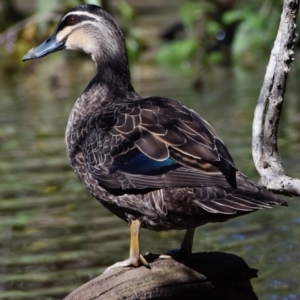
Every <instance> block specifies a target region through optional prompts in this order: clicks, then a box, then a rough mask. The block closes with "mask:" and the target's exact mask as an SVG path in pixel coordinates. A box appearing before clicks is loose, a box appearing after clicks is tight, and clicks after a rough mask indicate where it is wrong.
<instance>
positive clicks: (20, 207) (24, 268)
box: [0, 18, 300, 300]
mask: <svg viewBox="0 0 300 300" xmlns="http://www.w3.org/2000/svg"><path fill="white" fill-rule="evenodd" d="M147 22H148V30H149V31H153V30H152V29H151V28H152V27H151V26H154V25H155V26H157V24H154V25H153V23H154V21H153V19H150V18H149V19H147V18H146V23H147ZM149 26H150V28H149ZM2 55H3V54H2ZM6 60H7V58H6V57H4V58H3V57H1V61H2V64H3V65H2V66H0V95H1V109H0V175H1V182H0V199H1V201H0V257H1V260H0V291H1V293H0V299H14V300H24V299H61V298H62V297H64V296H65V295H67V294H68V293H69V292H71V291H72V290H74V289H75V288H77V287H78V286H80V285H81V284H83V283H84V282H87V281H88V280H90V279H92V278H94V277H96V276H97V275H99V274H101V272H102V271H103V270H104V269H105V268H106V267H107V266H109V265H111V264H112V263H114V262H116V261H119V260H122V259H125V258H126V257H127V256H128V250H129V228H128V226H127V225H126V223H124V222H123V221H121V220H119V219H118V218H117V217H115V216H113V215H112V214H110V213H109V212H108V211H106V210H105V209H104V208H103V207H102V206H101V205H100V204H99V203H98V202H97V201H96V200H95V199H93V197H92V196H91V195H90V194H89V193H88V192H87V191H86V189H85V188H84V187H83V185H82V184H81V183H80V182H79V180H78V179H77V178H76V176H75V174H74V173H73V171H72V170H71V168H70V167H69V163H68V160H67V157H66V154H65V145H64V131H65V127H66V123H67V119H68V115H69V113H70V110H71V108H72V105H73V103H74V101H75V99H76V98H77V97H78V95H79V94H80V93H81V91H82V90H83V88H84V87H85V85H86V84H87V83H88V81H89V79H90V78H91V76H92V74H93V72H94V66H93V64H92V63H91V62H89V61H87V60H86V59H85V58H84V57H79V58H78V57H76V56H73V55H71V57H69V58H67V59H64V55H63V54H62V53H57V54H53V55H51V56H49V57H46V58H44V59H42V60H37V61H32V62H29V63H26V64H24V65H22V67H19V68H18V70H17V71H16V70H14V71H12V70H11V69H5V68H4V61H5V62H6V63H5V66H7V65H9V63H8V62H7V61H6ZM263 67H264V66H263ZM293 68H294V69H293V74H292V75H291V76H292V78H291V80H290V81H289V85H288V92H287V96H286V99H287V101H288V102H287V103H286V104H285V106H284V111H283V116H282V120H281V124H280V132H279V147H280V153H281V155H282V157H283V163H284V165H285V167H286V168H287V171H288V173H289V174H290V175H291V176H294V177H298V178H299V177H300V171H299V165H300V153H299V143H300V135H299V128H300V118H299V115H300V106H299V104H298V103H299V101H298V98H299V96H298V95H299V92H300V90H299V87H298V85H299V84H298V83H297V81H296V80H295V79H293V78H298V76H299V70H295V66H293ZM262 69H263V68H262ZM205 74H206V77H205V79H204V81H205V82H204V85H203V89H202V90H201V91H200V92H195V91H194V90H193V89H192V88H191V78H190V77H188V76H187V75H185V76H179V75H174V74H171V73H170V72H167V71H165V70H161V69H159V68H158V67H157V66H151V67H150V66H149V65H148V64H147V63H144V64H141V65H139V66H138V67H135V68H134V70H133V75H134V76H133V77H134V78H133V81H134V86H135V87H136V90H137V91H138V92H139V93H140V94H142V95H144V96H148V95H160V96H167V97H170V98H173V99H176V100H179V101H180V102H183V103H185V104H186V105H188V106H190V107H191V108H193V109H194V110H196V111H197V112H199V113H200V114H201V115H203V116H204V117H205V118H206V119H207V120H208V121H209V122H210V123H211V124H212V125H213V126H214V127H215V129H216V131H217V132H218V133H219V135H220V136H221V137H222V139H223V140H224V142H225V143H226V145H227V146H228V148H229V150H230V152H231V154H232V156H233V158H234V160H235V163H236V166H237V167H238V169H240V170H242V171H243V172H244V173H245V174H247V175H248V176H249V177H250V178H252V179H253V180H258V175H257V173H256V171H255V168H254V166H253V161H252V157H251V126H252V118H253V111H254V107H255V104H256V100H257V97H258V94H259V89H260V86H261V82H262V78H263V70H255V71H252V72H245V71H242V70H240V69H238V68H236V69H218V70H212V71H209V72H207V71H205ZM299 226H300V203H299V199H298V198H294V200H292V201H290V207H289V208H285V207H282V208H281V207H277V208H275V209H272V210H267V211H260V212H256V213H253V214H250V215H247V216H244V217H240V218H237V219H233V220H231V221H228V222H226V223H222V224H209V225H205V226H203V227H201V228H198V229H197V230H196V234H195V242H194V252H200V251H223V252H229V253H234V254H236V255H239V256H241V257H242V258H244V259H245V261H246V262H247V263H248V264H249V266H250V267H251V268H256V269H259V278H257V279H254V280H252V284H253V287H254V291H255V293H256V294H257V296H258V297H259V299H266V300H269V299H270V300H273V299H275V300H277V299H278V300H279V299H300V287H299V282H300V254H299V253H300V252H299V247H300V237H299ZM182 236H183V232H178V231H170V232H160V233H156V232H150V231H146V230H144V231H142V237H141V239H142V240H141V243H142V244H141V248H142V251H143V252H146V251H150V250H151V251H152V252H156V253H159V252H162V253H163V252H165V251H166V250H168V249H172V248H176V247H178V246H179V245H180V242H181V239H182Z"/></svg>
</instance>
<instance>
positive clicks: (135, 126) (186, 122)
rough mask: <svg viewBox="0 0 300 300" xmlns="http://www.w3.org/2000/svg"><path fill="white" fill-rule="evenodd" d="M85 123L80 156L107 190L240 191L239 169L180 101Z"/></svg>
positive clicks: (128, 107) (137, 106)
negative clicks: (206, 188)
mask: <svg viewBox="0 0 300 300" xmlns="http://www.w3.org/2000/svg"><path fill="white" fill-rule="evenodd" d="M87 123H88V124H89V126H90V130H89V132H88V134H87V135H86V137H85V138H84V140H83V141H82V145H81V148H82V152H83V155H84V158H85V161H86V163H87V165H88V169H89V171H90V173H91V174H92V175H93V176H94V177H95V178H96V179H97V180H98V181H99V183H100V184H102V185H103V186H104V187H108V188H122V189H135V188H137V189H147V188H161V187H165V186H212V185H220V186H224V185H225V186H228V185H229V186H232V187H236V169H235V167H234V164H233V161H232V158H231V156H230V154H229V152H228V150H227V148H226V147H225V145H224V144H223V142H222V141H221V139H220V138H219V137H218V135H217V134H216V133H215V131H214V129H213V128H212V127H211V126H210V125H209V124H208V123H207V122H206V121H205V120H204V119H203V118H202V117H201V116H199V115H198V114H197V113H195V112H194V111H192V110H190V109H188V108H186V107H185V106H183V105H181V104H179V103H178V102H175V101H172V100H169V99H164V98H156V97H155V98H154V97H151V98H146V99H142V100H138V101H135V102H130V103H123V104H118V105H115V106H112V107H111V108H109V109H106V110H104V111H101V112H99V113H97V114H95V115H94V116H92V117H91V118H90V119H89V120H88V121H87Z"/></svg>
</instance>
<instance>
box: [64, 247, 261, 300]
mask: <svg viewBox="0 0 300 300" xmlns="http://www.w3.org/2000/svg"><path fill="white" fill-rule="evenodd" d="M150 266H151V269H150V270H149V269H147V268H145V267H139V268H116V269H112V270H110V271H109V272H108V273H105V274H102V275H100V276H98V277H96V278H95V279H93V280H91V281H89V282H87V283H86V284H84V285H83V286H81V287H79V288H78V289H77V290H75V291H73V292H72V293H71V294H70V295H68V296H67V297H66V298H65V299H64V300H79V299H80V300H92V299H93V300H100V299H101V300H104V299H114V300H118V299H122V300H126V299H128V300H129V299H139V300H143V299H156V300H160V299H161V300H162V299H164V300H168V299H173V300H174V299H190V300H193V299H202V300H208V299H209V300H213V299H222V300H226V299H231V300H239V299H244V300H254V299H258V298H257V296H256V295H255V293H254V292H253V289H252V286H251V284H250V281H249V280H250V279H251V278H253V277H257V270H255V269H250V268H249V267H248V265H247V264H246V263H245V261H244V260H243V259H242V258H240V257H238V256H236V255H233V254H228V253H222V252H207V253H196V254H193V255H192V257H191V258H190V259H189V260H185V261H175V260H173V259H158V260H155V261H154V262H152V263H150Z"/></svg>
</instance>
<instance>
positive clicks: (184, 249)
mask: <svg viewBox="0 0 300 300" xmlns="http://www.w3.org/2000/svg"><path fill="white" fill-rule="evenodd" d="M194 233H195V228H191V229H187V230H186V232H185V235H184V238H183V241H182V243H181V247H180V252H181V253H182V254H183V255H191V254H192V247H193V240H194Z"/></svg>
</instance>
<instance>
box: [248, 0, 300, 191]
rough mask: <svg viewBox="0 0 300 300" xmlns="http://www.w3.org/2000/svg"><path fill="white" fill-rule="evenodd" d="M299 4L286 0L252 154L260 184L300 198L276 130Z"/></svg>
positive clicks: (257, 115) (298, 183)
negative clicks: (284, 160) (289, 173)
mask: <svg viewBox="0 0 300 300" xmlns="http://www.w3.org/2000/svg"><path fill="white" fill-rule="evenodd" d="M298 10H299V0H284V1H283V11H282V15H281V21H280V25H279V29H278V33H277V37H276V40H275V43H274V47H273V50H272V52H271V57H270V60H269V64H268V67H267V71H266V74H265V78H264V82H263V86H262V89H261V92H260V95H259V99H258V103H257V106H256V109H255V114H254V121H253V131H252V132H253V135H252V154H253V159H254V163H255V166H256V169H257V170H258V172H259V174H260V176H261V179H260V183H261V184H262V185H263V186H265V187H266V188H267V189H269V190H272V191H274V192H277V193H281V194H285V195H289V196H291V195H296V196H299V195H300V180H299V179H293V178H290V177H288V176H287V175H286V172H285V170H284V168H283V166H282V163H281V158H280V156H279V154H278V148H277V130H278V125H279V119H280V114H281V110H282V105H283V100H284V98H283V96H284V92H285V87H286V82H287V77H288V73H289V71H290V64H291V62H292V61H293V60H294V58H293V54H294V52H293V47H294V44H295V39H296V33H295V28H296V19H297V14H298Z"/></svg>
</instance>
